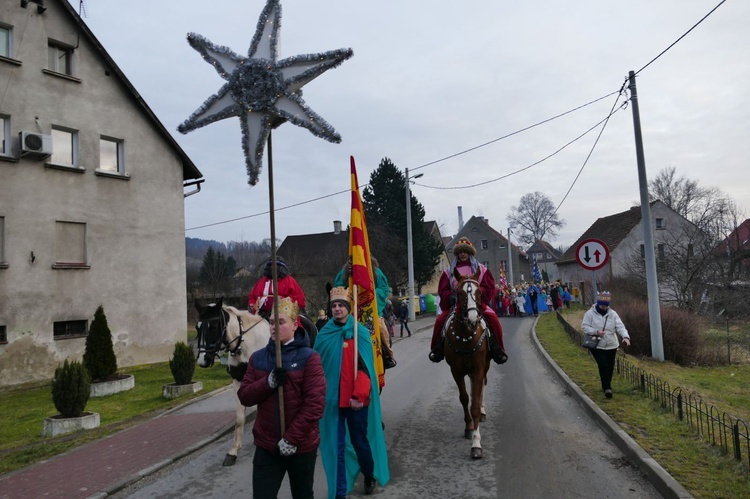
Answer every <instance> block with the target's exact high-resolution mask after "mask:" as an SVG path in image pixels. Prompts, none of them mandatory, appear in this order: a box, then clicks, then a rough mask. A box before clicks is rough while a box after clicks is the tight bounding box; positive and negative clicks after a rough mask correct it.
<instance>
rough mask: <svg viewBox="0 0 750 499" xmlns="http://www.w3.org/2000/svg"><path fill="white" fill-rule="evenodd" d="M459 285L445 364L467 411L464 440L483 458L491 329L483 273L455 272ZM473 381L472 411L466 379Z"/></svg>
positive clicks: (473, 453) (448, 325)
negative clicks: (482, 426)
mask: <svg viewBox="0 0 750 499" xmlns="http://www.w3.org/2000/svg"><path fill="white" fill-rule="evenodd" d="M453 276H454V277H455V279H456V281H458V284H457V289H456V292H457V301H456V307H455V309H454V310H453V312H452V313H451V315H450V317H449V318H448V321H447V323H446V334H445V347H444V348H445V361H446V362H447V363H448V365H449V366H450V367H451V373H452V374H453V379H454V380H455V381H456V385H457V386H458V392H459V400H460V401H461V405H462V406H463V408H464V421H465V422H466V428H465V430H464V437H465V438H470V439H471V457H472V459H480V458H481V457H482V443H481V436H480V435H479V422H480V421H484V417H485V416H484V404H483V400H482V399H483V397H484V386H485V384H486V383H487V371H488V370H489V368H490V358H491V356H490V348H489V345H488V341H489V340H488V338H489V330H488V329H487V325H486V324H485V322H484V320H483V318H482V290H481V288H480V287H479V281H478V280H477V279H478V277H479V271H478V270H477V271H476V272H475V273H474V275H471V276H462V275H460V274H459V273H458V271H454V273H453ZM466 376H468V377H469V379H470V380H471V410H469V394H468V393H467V391H466V382H465V380H464V378H465V377H466Z"/></svg>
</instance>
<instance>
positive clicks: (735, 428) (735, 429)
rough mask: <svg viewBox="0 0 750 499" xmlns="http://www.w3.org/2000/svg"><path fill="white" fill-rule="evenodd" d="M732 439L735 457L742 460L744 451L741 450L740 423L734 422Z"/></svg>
mask: <svg viewBox="0 0 750 499" xmlns="http://www.w3.org/2000/svg"><path fill="white" fill-rule="evenodd" d="M732 440H733V443H734V458H735V459H736V460H737V461H741V460H742V453H741V452H740V425H739V423H734V425H733V426H732Z"/></svg>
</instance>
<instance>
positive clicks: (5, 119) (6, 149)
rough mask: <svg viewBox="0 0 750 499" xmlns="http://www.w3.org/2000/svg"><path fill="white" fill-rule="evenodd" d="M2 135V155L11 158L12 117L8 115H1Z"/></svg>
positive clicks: (0, 132)
mask: <svg viewBox="0 0 750 499" xmlns="http://www.w3.org/2000/svg"><path fill="white" fill-rule="evenodd" d="M0 134H2V137H0V139H2V141H3V142H2V146H0V154H1V155H3V156H10V116H8V115H6V114H0Z"/></svg>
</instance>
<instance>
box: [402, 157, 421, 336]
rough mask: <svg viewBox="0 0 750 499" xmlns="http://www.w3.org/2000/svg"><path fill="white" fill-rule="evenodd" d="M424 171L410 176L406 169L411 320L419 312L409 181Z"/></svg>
mask: <svg viewBox="0 0 750 499" xmlns="http://www.w3.org/2000/svg"><path fill="white" fill-rule="evenodd" d="M422 175H424V173H418V174H417V175H414V176H413V177H409V169H408V168H407V169H406V175H405V178H406V248H407V249H406V255H407V256H406V265H407V268H408V269H409V288H408V289H407V293H408V295H407V298H406V300H407V303H408V304H409V320H410V321H414V320H416V318H417V313H416V311H415V310H414V248H413V246H412V242H411V188H410V187H409V181H410V180H411V179H413V178H419V177H421V176H422Z"/></svg>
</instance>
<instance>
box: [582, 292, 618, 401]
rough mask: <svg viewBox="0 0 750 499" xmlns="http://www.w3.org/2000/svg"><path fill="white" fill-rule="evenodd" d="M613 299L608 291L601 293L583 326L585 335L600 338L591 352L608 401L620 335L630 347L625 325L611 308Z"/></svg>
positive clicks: (585, 316)
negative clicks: (618, 336)
mask: <svg viewBox="0 0 750 499" xmlns="http://www.w3.org/2000/svg"><path fill="white" fill-rule="evenodd" d="M611 299H612V296H611V294H610V293H608V292H607V291H603V292H601V293H599V295H598V296H597V299H596V303H594V304H593V305H591V308H590V309H588V310H587V311H586V314H585V315H584V316H583V322H582V324H581V329H583V332H584V333H587V334H594V335H596V336H598V337H599V344H598V346H597V347H596V348H594V349H592V350H589V351H590V352H591V355H593V356H594V360H596V365H597V366H598V367H599V378H600V379H601V382H602V392H604V396H605V397H607V398H608V399H611V398H612V374H613V373H614V371H615V359H616V358H617V349H618V348H619V346H620V340H619V339H618V338H617V335H620V337H621V338H622V342H623V343H624V344H625V345H627V346H630V335H629V334H628V330H627V329H626V328H625V324H623V323H622V320H621V319H620V316H619V315H617V312H615V311H614V310H612V309H611V308H610V307H609V305H610V301H611Z"/></svg>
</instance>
